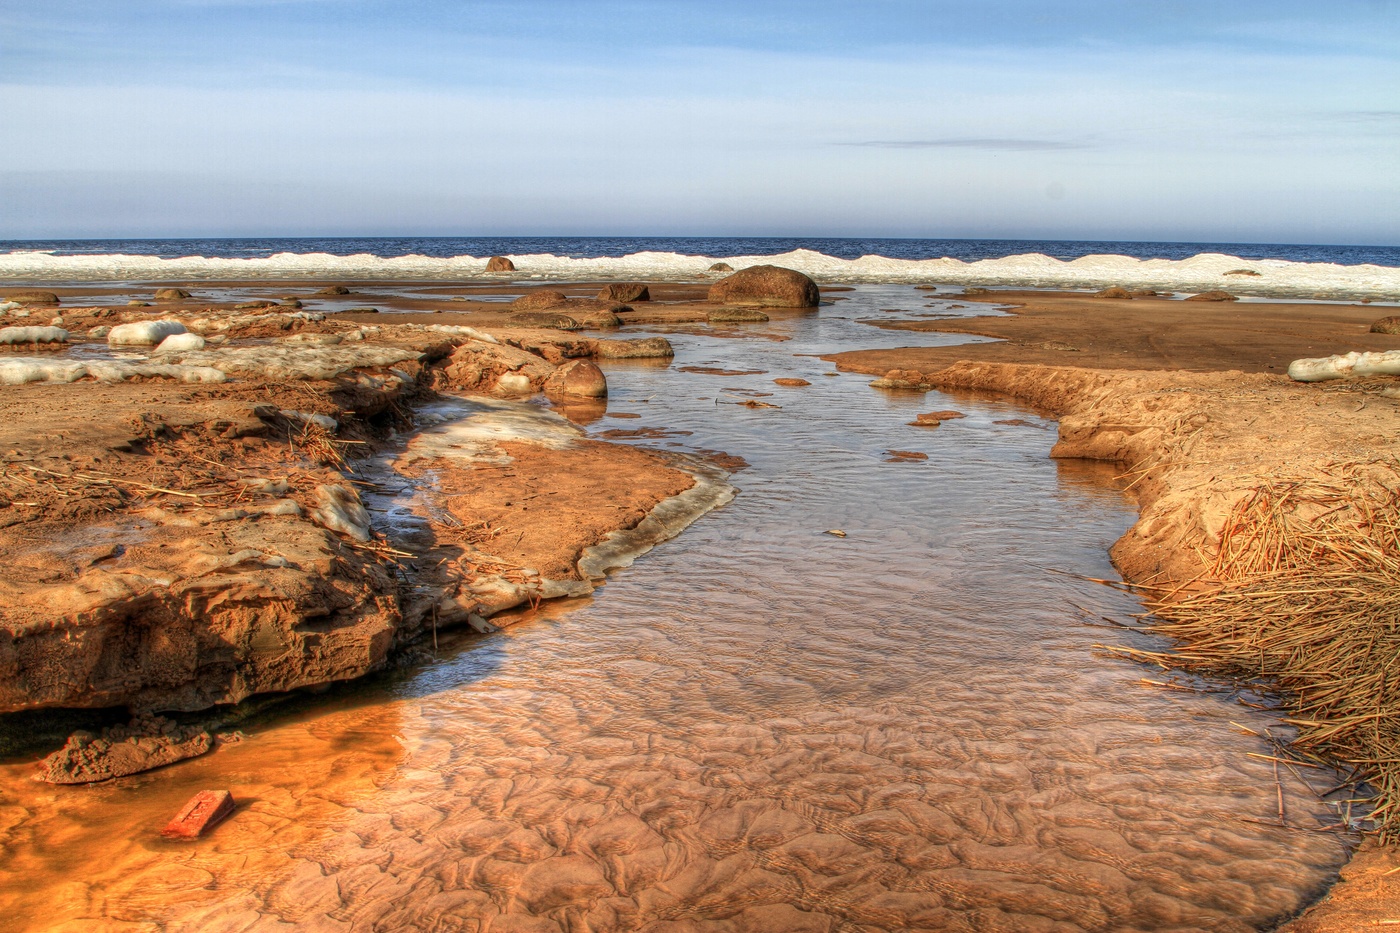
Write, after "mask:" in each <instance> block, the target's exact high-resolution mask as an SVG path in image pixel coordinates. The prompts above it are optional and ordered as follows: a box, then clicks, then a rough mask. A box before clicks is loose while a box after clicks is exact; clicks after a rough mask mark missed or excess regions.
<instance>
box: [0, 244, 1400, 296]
mask: <svg viewBox="0 0 1400 933" xmlns="http://www.w3.org/2000/svg"><path fill="white" fill-rule="evenodd" d="M512 259H513V261H514V263H515V267H516V271H515V272H514V273H512V274H511V277H512V278H513V279H515V280H516V281H550V280H554V281H568V280H572V281H580V280H583V281H587V280H594V281H614V282H617V281H623V282H627V281H634V282H675V281H693V282H704V281H713V279H714V273H712V272H710V271H709V270H710V267H711V266H713V265H715V263H716V262H717V261H722V262H724V263H725V264H727V265H729V266H731V267H733V268H734V269H736V270H737V269H746V268H749V267H750V266H759V265H776V266H782V267H784V268H788V269H795V270H797V271H798V272H802V273H804V274H806V275H808V276H811V277H812V278H813V279H814V280H816V281H817V282H819V283H836V282H850V283H860V282H890V283H914V284H944V285H992V286H1013V287H1022V288H1040V287H1054V288H1086V289H1095V290H1096V289H1100V288H1105V287H1107V286H1113V285H1117V286H1122V287H1125V288H1151V289H1159V290H1166V291H1177V292H1204V291H1211V290H1215V289H1222V288H1226V287H1228V288H1229V289H1230V291H1231V292H1233V293H1235V294H1240V295H1251V296H1261V297H1280V298H1282V297H1293V298H1313V297H1326V298H1333V299H1356V298H1372V299H1376V298H1392V299H1393V298H1397V297H1400V268H1396V267H1392V266H1377V265H1369V264H1363V265H1355V266H1344V265H1339V264H1337V263H1326V262H1292V261H1289V260H1284V259H1249V260H1246V259H1242V258H1240V257H1239V256H1230V255H1225V254H1222V253H1201V254H1199V255H1196V256H1192V257H1190V258H1189V259H1135V258H1133V257H1131V256H1117V255H1107V254H1105V255H1095V256H1084V257H1081V258H1079V259H1074V260H1069V261H1065V260H1060V259H1055V258H1053V257H1050V256H1046V255H1044V254H1041V253H1025V254H1022V255H1018V256H1004V257H1001V258H998V259H982V260H978V261H976V262H963V261H962V260H959V259H949V258H943V259H892V258H890V257H888V256H876V255H869V256H862V257H860V258H859V259H838V258H836V257H834V256H828V255H826V254H824V253H819V252H815V251H813V250H807V249H798V250H792V251H790V252H786V253H781V254H778V255H767V256H722V257H718V256H687V255H684V254H681V253H674V252H656V251H643V252H637V253H632V254H630V255H627V256H604V257H597V258H591V259H590V258H575V257H570V256H556V255H554V254H552V253H537V254H531V255H523V256H522V255H517V256H513V257H512ZM483 261H484V257H479V256H450V257H445V258H443V257H434V256H421V255H411V256H391V257H383V256H375V255H372V254H369V253H361V254H357V255H353V256H335V255H331V254H329V253H277V254H274V255H271V256H263V257H258V258H255V259H233V258H208V257H203V256H186V257H182V258H178V259H161V258H158V257H154V256H133V255H123V254H109V255H88V256H57V255H54V254H53V253H51V252H46V251H38V250H26V251H16V252H11V253H0V281H2V280H6V279H11V280H16V281H27V282H33V281H87V282H120V281H152V280H155V281H162V280H164V281H171V280H179V281H198V280H206V281H207V280H211V279H219V280H241V279H253V280H269V279H275V280H290V279H322V280H325V279H334V280H337V281H356V280H371V279H387V280H409V281H441V280H450V281H472V280H477V279H479V280H482V281H492V282H499V281H500V274H499V273H493V274H490V275H488V274H487V273H485V272H484V271H483V268H484V266H483ZM1245 264H1247V265H1248V267H1249V271H1250V272H1254V273H1257V274H1256V275H1250V276H1242V275H1241V274H1240V273H1241V267H1242V265H1245Z"/></svg>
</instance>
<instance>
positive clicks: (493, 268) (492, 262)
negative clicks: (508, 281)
mask: <svg viewBox="0 0 1400 933" xmlns="http://www.w3.org/2000/svg"><path fill="white" fill-rule="evenodd" d="M486 271H487V272H514V271H515V263H513V262H511V261H510V260H509V259H507V258H506V257H504V256H492V257H491V258H490V259H488V260H486Z"/></svg>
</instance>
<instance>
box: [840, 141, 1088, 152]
mask: <svg viewBox="0 0 1400 933" xmlns="http://www.w3.org/2000/svg"><path fill="white" fill-rule="evenodd" d="M838 145H842V146H865V147H867V148H871V149H980V150H983V151H984V152H1054V151H1057V150H1064V149H1090V148H1093V147H1091V146H1090V145H1089V144H1088V143H1081V142H1068V141H1065V140H1061V139H994V138H977V137H972V138H965V137H954V138H949V139H871V140H865V141H863V142H851V143H838Z"/></svg>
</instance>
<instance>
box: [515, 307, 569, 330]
mask: <svg viewBox="0 0 1400 933" xmlns="http://www.w3.org/2000/svg"><path fill="white" fill-rule="evenodd" d="M511 323H512V324H518V325H520V326H521V327H545V328H548V329H550V330H582V329H583V325H582V324H580V323H579V322H578V321H576V320H574V319H573V318H571V317H569V316H568V315H567V314H551V313H550V312H548V311H524V312H522V313H520V314H517V315H515V316H514V317H512V318H511Z"/></svg>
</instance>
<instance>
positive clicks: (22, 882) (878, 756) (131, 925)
mask: <svg viewBox="0 0 1400 933" xmlns="http://www.w3.org/2000/svg"><path fill="white" fill-rule="evenodd" d="M894 300H906V301H910V302H919V303H922V302H923V300H924V299H923V298H922V297H919V296H918V295H917V293H915V292H913V291H912V290H883V291H879V290H870V291H868V292H863V293H859V294H858V295H857V296H856V297H855V298H853V299H852V300H851V301H850V302H846V303H845V305H848V306H849V308H847V307H841V306H838V309H837V311H838V312H839V313H840V314H843V315H845V316H846V317H845V318H842V317H840V316H838V314H837V313H836V312H831V313H830V314H828V312H827V311H826V310H824V311H823V315H822V319H820V320H818V319H809V320H808V321H806V322H798V323H787V324H774V325H772V326H771V327H772V328H780V329H784V331H783V335H784V336H788V337H791V338H792V339H791V340H789V341H787V342H785V343H775V342H772V341H744V342H740V341H728V342H727V343H725V344H723V345H721V342H720V341H717V340H713V339H709V338H704V337H696V336H691V335H684V334H675V335H672V339H673V340H674V341H675V342H676V343H677V344H678V345H680V346H681V347H682V354H683V356H682V359H683V361H684V362H686V363H695V364H697V365H704V364H706V363H708V362H710V361H712V360H716V359H721V358H722V359H723V361H724V362H725V363H726V364H729V365H731V366H732V367H733V368H744V369H755V368H761V369H767V370H769V371H771V372H772V374H773V375H774V376H778V375H793V376H800V377H803V378H806V379H808V380H809V381H811V382H812V383H813V385H812V386H811V387H810V388H808V389H804V390H797V391H794V392H791V393H788V394H787V395H775V396H773V397H772V398H774V399H775V400H776V401H778V402H780V403H781V405H782V406H783V407H781V408H779V409H758V410H755V409H747V408H742V407H739V406H731V405H724V404H722V394H721V392H720V390H721V388H722V387H723V386H724V385H727V384H729V383H724V382H721V381H720V380H721V379H723V378H724V377H716V376H713V375H710V376H707V375H702V374H693V375H692V374H684V375H682V374H676V373H671V374H658V373H656V371H654V370H647V369H642V368H637V369H635V370H632V369H627V368H626V367H618V368H617V369H616V370H614V371H612V372H610V373H609V380H610V382H611V383H612V385H613V386H614V394H613V398H612V401H611V404H612V405H613V406H614V407H615V408H617V409H621V410H626V411H630V412H638V413H641V414H642V415H643V418H642V421H641V423H642V424H656V425H657V426H663V425H664V426H669V427H676V428H684V429H687V430H693V431H695V434H694V435H692V436H690V437H688V438H686V441H687V442H688V443H692V444H694V445H695V446H697V447H711V448H717V449H724V450H728V451H730V452H732V453H738V454H741V455H743V456H745V457H746V458H748V459H749V460H750V462H751V463H752V464H753V466H752V469H750V470H748V471H746V472H744V473H740V474H738V476H737V477H736V483H737V485H739V486H740V488H741V490H742V491H741V494H740V496H739V497H738V498H737V499H736V500H735V501H734V502H733V503H731V504H730V505H728V506H726V507H725V508H723V509H721V510H719V511H717V512H715V513H712V514H711V515H709V516H707V517H706V518H705V519H703V520H702V521H700V522H699V523H697V524H696V525H694V526H692V528H691V529H690V530H689V531H688V532H687V533H686V534H685V535H683V536H682V537H681V538H679V539H677V540H675V541H672V542H670V543H668V544H666V545H664V546H663V547H661V548H659V549H657V550H656V551H654V552H653V553H652V554H650V555H648V556H647V557H646V558H645V559H643V560H641V561H639V562H638V563H637V564H636V565H635V566H634V567H633V568H631V569H630V570H628V571H626V572H624V573H622V574H619V575H617V576H616V577H615V578H613V579H612V580H611V581H610V582H609V583H608V584H607V585H606V586H605V587H604V588H603V589H602V590H601V591H600V592H599V594H598V595H597V596H595V597H594V598H592V599H590V600H581V601H578V602H576V603H574V604H572V605H562V604H559V605H554V606H547V607H545V608H543V609H542V610H541V611H539V612H537V613H525V614H524V617H523V618H522V621H521V622H520V623H519V624H517V625H516V626H514V627H512V628H509V629H507V630H506V631H505V632H503V633H501V634H500V635H498V636H492V637H490V638H484V639H483V638H468V637H465V636H463V637H460V638H458V639H457V640H456V641H454V642H452V643H450V644H448V643H444V645H443V649H442V651H441V654H440V657H439V659H438V660H437V661H436V662H434V663H432V664H429V665H428V666H426V667H423V668H420V669H418V670H416V671H413V672H411V673H408V674H404V675H400V676H399V677H397V678H394V679H384V680H381V681H379V682H377V683H374V684H368V685H363V686H360V687H358V688H355V689H344V690H339V691H336V692H333V693H331V694H330V695H328V696H326V697H323V698H320V699H317V700H308V701H307V702H306V703H305V704H304V705H303V706H302V707H300V708H298V709H297V710H295V711H294V712H293V713H285V714H282V715H280V716H279V717H274V718H271V719H269V720H268V721H267V722H266V723H265V724H264V725H263V726H261V727H260V728H257V729H254V730H253V731H254V737H253V740H252V741H250V742H247V743H244V744H242V745H236V746H230V747H227V748H224V749H221V750H220V751H218V752H216V753H215V754H213V755H210V756H207V757H206V758H203V759H200V760H198V761H195V762H192V763H190V764H188V765H186V766H182V767H181V768H178V769H172V770H169V771H166V772H159V773H156V774H152V775H146V776H142V777H140V778H136V779H131V780H129V781H128V782H126V783H119V784H112V785H106V786H102V787H97V788H93V789H91V790H90V791H88V792H87V793H86V795H85V796H78V795H70V796H69V797H67V798H65V801H66V802H65V805H64V806H63V807H62V808H56V807H55V806H54V805H53V800H52V795H53V791H52V789H48V788H43V789H34V788H33V786H32V785H25V783H24V782H23V781H22V780H21V779H20V778H21V776H22V770H21V769H20V768H18V767H7V768H5V769H4V772H3V774H0V779H3V780H0V789H3V792H4V794H5V797H4V798H3V802H0V843H3V844H4V847H5V849H4V852H5V854H4V855H3V856H0V892H2V893H0V908H5V909H6V910H7V912H8V915H9V916H10V917H12V918H19V922H20V923H21V924H23V926H22V928H29V929H44V928H46V925H49V924H53V923H55V922H65V921H76V920H80V919H84V918H87V919H92V920H95V921H96V925H95V926H85V927H83V929H114V930H116V929H120V930H227V931H237V930H250V931H263V930H289V931H290V930H345V931H350V930H356V931H358V930H366V931H368V930H375V931H381V930H382V931H391V930H393V931H397V930H437V931H494V933H503V931H521V933H524V931H530V933H536V931H538V933H546V931H548V933H554V931H568V933H581V931H618V930H644V931H653V933H662V931H664V933H682V931H686V933H689V931H706V933H709V931H722V933H729V931H734V933H739V931H754V933H758V931H765V933H772V931H883V930H937V931H944V930H946V931H976V933H989V931H1016V933H1025V931H1033V933H1034V931H1055V933H1069V931H1081V930H1082V931H1133V930H1142V931H1149V930H1150V931H1182V933H1185V931H1198V930H1203V929H1210V930H1217V931H1246V930H1254V929H1260V928H1267V927H1268V926H1269V925H1270V924H1272V923H1274V922H1277V920H1278V919H1280V918H1282V917H1284V916H1286V915H1288V914H1289V913H1291V912H1293V911H1295V910H1297V909H1299V908H1300V907H1301V906H1303V904H1304V903H1306V901H1307V900H1308V899H1309V897H1310V896H1312V895H1314V894H1315V893H1316V892H1317V891H1318V890H1319V889H1320V887H1321V886H1322V885H1324V884H1326V883H1327V882H1328V881H1329V880H1330V878H1331V877H1332V876H1333V874H1334V873H1335V870H1336V867H1337V866H1338V865H1339V864H1340V862H1341V860H1342V858H1343V857H1344V852H1343V848H1342V844H1341V841H1340V840H1339V839H1338V838H1336V837H1334V836H1331V835H1328V834H1325V833H1317V832H1308V831H1304V830H1303V829H1296V830H1284V829H1281V828H1276V827H1272V826H1268V825H1265V822H1267V821H1268V820H1271V819H1273V818H1274V817H1275V816H1276V794H1277V789H1276V786H1275V783H1274V772H1273V769H1272V767H1271V766H1269V765H1268V764H1267V763H1266V762H1263V761H1260V760H1257V759H1252V758H1250V757H1248V754H1247V753H1249V752H1251V751H1254V752H1264V751H1268V748H1267V746H1265V745H1264V744H1263V743H1262V741H1261V740H1258V739H1256V738H1252V737H1250V736H1247V735H1243V734H1241V733H1240V732H1239V731H1238V730H1237V729H1236V728H1235V727H1234V726H1232V725H1231V723H1232V722H1235V723H1241V724H1243V725H1246V726H1249V727H1250V728H1253V729H1256V730H1260V731H1262V730H1263V729H1265V728H1274V729H1277V728H1278V726H1277V723H1276V722H1275V721H1274V720H1273V719H1271V718H1270V716H1269V715H1268V714H1267V713H1265V712H1262V711H1258V710H1251V709H1247V708H1244V707H1241V706H1239V705H1236V704H1234V703H1232V702H1229V701H1228V700H1227V699H1225V698H1223V697H1219V696H1214V695H1210V694H1199V695H1198V694H1191V693H1182V692H1176V691H1161V690H1151V689H1145V688H1143V687H1142V686H1141V685H1139V684H1138V680H1139V678H1141V677H1142V676H1143V673H1144V671H1143V670H1142V669H1140V668H1138V667H1135V666H1134V665H1131V664H1128V663H1126V662H1123V661H1120V660H1116V659H1112V658H1104V657H1100V656H1097V655H1096V654H1095V653H1094V652H1093V650H1092V645H1093V644H1094V642H1096V641H1103V640H1122V639H1123V638H1125V637H1127V636H1123V635H1119V634H1117V633H1113V634H1106V632H1105V629H1103V628H1095V627H1092V626H1090V625H1087V624H1085V620H1086V613H1087V617H1090V618H1092V617H1096V616H1101V615H1106V616H1110V617H1115V618H1126V617H1127V615H1128V614H1130V613H1132V612H1134V611H1136V610H1137V606H1136V605H1135V604H1134V603H1133V602H1132V601H1131V600H1130V599H1128V598H1127V597H1125V596H1124V595H1123V594H1120V593H1117V592H1115V591H1112V590H1108V589H1105V588H1101V587H1096V586H1093V585H1091V584H1087V583H1082V582H1078V581H1075V580H1073V579H1070V578H1066V577H1062V576H1058V575H1055V574H1051V573H1048V572H1046V568H1051V567H1054V568H1060V569H1067V570H1073V571H1078V572H1081V573H1087V574H1090V575H1094V576H1103V575H1107V574H1109V573H1111V569H1110V568H1108V566H1107V563H1106V558H1105V557H1104V549H1105V548H1106V547H1107V545H1108V544H1109V543H1111V542H1112V540H1113V539H1114V538H1115V537H1116V536H1117V535H1118V534H1119V533H1120V532H1121V531H1122V529H1123V528H1125V527H1126V524H1127V522H1128V521H1129V519H1130V514H1131V513H1130V511H1129V509H1128V507H1127V506H1126V504H1125V503H1124V502H1123V501H1122V499H1121V497H1120V496H1119V495H1118V494H1117V493H1115V492H1113V491H1112V490H1110V489H1107V488H1106V487H1105V486H1104V485H1103V484H1102V482H1101V480H1102V479H1103V471H1101V470H1095V469H1092V468H1088V467H1082V466H1075V465H1073V464H1055V463H1053V462H1051V461H1048V460H1047V459H1046V458H1045V453H1046V451H1047V450H1048V447H1049V445H1050V442H1051V440H1052V438H1053V432H1050V431H1038V430H1036V429H1035V428H1034V427H1026V426H1025V425H1024V424H1022V425H1018V426H1011V425H1002V424H998V423H997V422H998V421H1004V420H1007V419H1010V418H1016V417H1019V418H1023V419H1024V418H1028V417H1030V416H1028V415H1027V413H1026V412H1025V411H1023V410H1019V409H1016V408H1014V407H1012V406H1009V405H1007V404H1005V403H1002V402H997V401H992V400H977V399H970V398H953V397H930V398H928V399H925V398H923V397H921V396H912V397H909V396H892V395H888V394H882V393H878V392H876V391H874V390H870V389H867V388H866V387H865V382H867V381H868V380H867V379H865V378H863V377H844V376H843V377H838V378H826V377H824V376H823V373H824V372H825V371H827V369H828V367H827V366H826V364H823V363H821V362H820V361H818V360H815V359H811V358H806V357H796V356H794V355H793V354H796V353H812V352H819V351H820V350H821V349H822V348H824V347H825V346H829V345H831V344H833V343H838V344H839V343H842V342H847V344H848V345H849V341H850V340H852V339H853V337H854V336H856V335H859V336H860V337H861V338H863V339H864V342H866V343H875V342H876V340H877V339H878V337H877V338H874V339H872V338H871V337H870V335H868V334H866V333H865V332H863V331H861V330H859V328H858V326H857V325H855V324H853V323H851V322H852V321H854V319H855V318H857V317H859V316H861V315H863V314H868V312H869V309H868V308H864V309H863V308H862V307H861V306H860V304H859V302H860V301H866V302H868V303H870V304H876V305H879V306H883V307H888V306H890V302H891V301H894ZM910 307H911V308H913V309H917V308H919V307H920V304H916V303H911V304H910ZM900 339H908V338H907V335H900ZM757 344H763V346H757ZM744 380H747V381H744ZM730 382H732V383H733V384H734V385H740V384H742V385H744V386H747V387H749V388H763V387H764V385H765V383H764V381H763V380H762V379H759V378H758V377H743V379H742V380H738V381H736V380H733V379H731V380H730ZM769 387H770V388H771V386H769ZM662 393H664V396H662ZM658 397H664V398H665V399H666V407H665V408H664V409H660V406H659V405H658V403H657V402H655V401H648V400H649V399H655V398H658ZM934 408H957V409H959V410H962V411H964V412H967V413H968V417H967V418H965V419H962V420H960V421H956V422H950V423H948V424H945V425H944V426H942V427H940V428H939V429H938V430H937V431H936V432H926V433H923V434H917V433H915V432H918V431H920V430H921V429H918V428H909V427H905V422H907V421H910V420H912V414H913V413H914V412H916V411H918V410H929V409H934ZM636 423H637V421H635V420H632V421H629V424H631V425H634V424H636ZM599 426H600V427H604V428H605V427H608V426H609V425H608V423H607V422H606V420H605V421H604V422H601V423H600V425H599ZM891 446H898V447H900V448H904V449H917V450H921V451H924V452H927V453H928V454H929V456H930V459H929V460H928V461H923V462H917V463H886V462H885V461H884V459H883V457H882V454H883V451H884V450H885V449H887V448H889V447H891ZM832 527H839V528H842V529H844V530H845V531H847V534H848V536H847V537H846V538H844V539H838V538H834V537H831V536H827V535H823V534H821V532H822V531H823V530H824V529H827V528H832ZM1081 610H1082V611H1081ZM1281 780H1282V787H1283V791H1284V794H1285V798H1286V801H1287V805H1288V807H1289V819H1290V821H1291V822H1292V823H1293V824H1294V825H1296V826H1298V827H1301V828H1307V827H1316V826H1318V825H1320V823H1321V822H1322V821H1327V820H1330V819H1332V817H1331V816H1330V815H1329V814H1328V812H1327V811H1326V810H1325V809H1324V808H1322V807H1321V806H1320V805H1317V804H1316V803H1314V802H1313V801H1312V800H1311V798H1310V796H1309V794H1308V792H1307V788H1306V787H1304V786H1303V785H1302V784H1301V783H1300V782H1299V781H1298V780H1297V779H1296V778H1294V777H1293V776H1292V775H1290V774H1288V773H1287V772H1286V771H1285V772H1284V773H1283V774H1282V776H1281ZM1319 783H1320V781H1319ZM204 786H227V787H231V788H232V789H233V791H234V793H235V795H236V796H238V797H239V798H240V799H243V800H245V801H247V803H246V804H245V806H244V808H243V810H242V811H240V812H239V814H238V815H237V816H236V817H235V818H234V819H233V820H232V821H231V822H230V823H228V824H226V825H225V826H224V827H222V828H221V829H220V830H218V831H217V832H216V833H215V835H214V836H213V837H212V838H210V839H209V840H207V841H206V842H204V843H201V844H199V845H197V846H183V847H182V846H178V845H175V844H167V843H165V842H164V841H160V840H156V839H154V838H153V837H152V836H151V834H150V833H145V834H143V833H141V832H133V830H132V829H131V827H133V826H136V827H145V826H152V825H159V821H160V820H161V819H162V818H164V817H165V816H167V815H168V812H173V809H174V808H176V807H177V806H178V804H179V803H180V802H181V801H182V800H183V799H184V798H185V797H186V796H188V794H189V793H191V792H193V791H194V790H197V789H200V788H201V787H204ZM1256 821H1261V822H1256Z"/></svg>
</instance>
